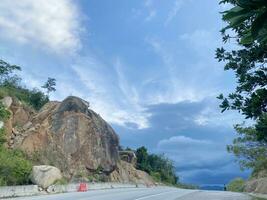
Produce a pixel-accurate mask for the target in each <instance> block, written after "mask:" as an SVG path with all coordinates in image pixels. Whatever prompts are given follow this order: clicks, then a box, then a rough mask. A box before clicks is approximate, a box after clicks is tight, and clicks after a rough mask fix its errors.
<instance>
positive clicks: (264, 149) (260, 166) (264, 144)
mask: <svg viewBox="0 0 267 200" xmlns="http://www.w3.org/2000/svg"><path fill="white" fill-rule="evenodd" d="M266 119H267V114H264V115H263V116H262V117H261V118H260V119H259V120H257V123H256V125H254V126H250V127H245V126H244V125H236V126H235V130H236V131H237V133H238V137H237V138H236V139H234V141H233V144H232V145H228V147H227V150H228V151H229V152H231V153H234V154H235V156H236V157H237V158H238V160H239V163H240V166H241V167H242V168H252V169H254V173H258V172H260V171H261V170H265V169H267V140H266V138H267V137H266V134H267V132H264V131H265V130H266V125H267V123H266ZM262 130H263V132H261V131H262Z"/></svg>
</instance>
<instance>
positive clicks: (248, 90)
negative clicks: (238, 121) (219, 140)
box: [216, 0, 267, 171]
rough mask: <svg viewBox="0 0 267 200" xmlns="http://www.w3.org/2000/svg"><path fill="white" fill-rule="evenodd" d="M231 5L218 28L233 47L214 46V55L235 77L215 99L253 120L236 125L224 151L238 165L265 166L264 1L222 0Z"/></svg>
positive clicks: (266, 40) (266, 34) (266, 69)
mask: <svg viewBox="0 0 267 200" xmlns="http://www.w3.org/2000/svg"><path fill="white" fill-rule="evenodd" d="M220 3H230V4H232V6H233V7H232V8H231V9H229V10H226V11H225V12H223V13H222V15H223V16H222V19H223V21H224V22H226V24H227V26H226V27H225V28H224V29H222V31H221V32H222V39H223V42H225V43H226V42H231V41H232V40H234V41H235V44H237V45H236V46H235V48H232V49H229V50H226V49H225V48H223V47H222V48H218V49H217V50H216V58H217V59H218V61H219V62H224V63H225V67H224V68H225V70H232V71H234V73H235V76H236V79H237V86H236V89H235V91H234V92H232V93H230V94H228V95H227V96H224V95H223V94H221V95H220V96H219V97H218V99H220V100H221V101H222V103H221V105H220V107H221V109H222V112H224V111H225V110H237V111H239V112H240V113H242V114H243V115H244V116H245V117H246V118H250V119H252V120H255V124H254V125H253V126H250V127H245V126H244V124H243V125H236V126H235V129H236V131H237V133H238V138H236V139H235V140H234V141H233V144H232V145H229V146H228V147H227V149H228V151H229V152H231V153H234V154H235V155H236V156H237V158H238V159H239V162H240V165H241V167H242V168H252V169H253V170H254V171H258V170H262V169H267V165H266V163H267V161H266V157H267V150H266V149H267V114H266V113H267V66H266V60H267V1H266V0H222V1H221V2H220Z"/></svg>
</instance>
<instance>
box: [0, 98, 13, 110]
mask: <svg viewBox="0 0 267 200" xmlns="http://www.w3.org/2000/svg"><path fill="white" fill-rule="evenodd" d="M1 102H2V104H3V105H4V106H5V107H6V108H9V107H10V106H11V104H12V102H13V100H12V97H9V96H7V97H4V98H3V99H2V100H1Z"/></svg>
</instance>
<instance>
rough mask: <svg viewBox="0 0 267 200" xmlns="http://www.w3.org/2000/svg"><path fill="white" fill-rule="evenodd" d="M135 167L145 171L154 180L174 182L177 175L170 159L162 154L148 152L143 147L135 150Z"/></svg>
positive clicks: (176, 179) (176, 180)
mask: <svg viewBox="0 0 267 200" xmlns="http://www.w3.org/2000/svg"><path fill="white" fill-rule="evenodd" d="M136 157H137V169H140V170H143V171H146V172H147V173H149V174H150V175H151V176H152V177H153V178H154V179H155V180H156V181H160V182H164V183H169V184H176V183H177V182H178V177H177V176H176V174H175V167H174V164H173V162H172V161H171V160H169V159H168V158H166V157H165V156H163V155H156V154H149V153H148V152H147V149H146V148H145V147H140V148H138V149H137V150H136Z"/></svg>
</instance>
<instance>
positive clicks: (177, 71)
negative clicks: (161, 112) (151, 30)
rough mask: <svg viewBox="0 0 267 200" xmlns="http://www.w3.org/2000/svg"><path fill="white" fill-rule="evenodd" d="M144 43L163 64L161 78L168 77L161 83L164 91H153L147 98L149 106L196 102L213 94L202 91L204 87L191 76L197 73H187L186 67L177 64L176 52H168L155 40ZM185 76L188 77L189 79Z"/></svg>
mask: <svg viewBox="0 0 267 200" xmlns="http://www.w3.org/2000/svg"><path fill="white" fill-rule="evenodd" d="M146 42H147V43H148V44H149V45H150V47H151V48H152V50H153V51H154V52H155V53H156V54H157V56H158V57H159V58H161V60H162V62H163V66H161V68H162V70H163V71H164V72H162V71H161V76H163V75H164V76H165V77H168V78H167V79H165V81H166V82H165V83H162V85H163V86H165V88H164V90H156V91H153V93H151V95H150V96H149V97H148V99H149V100H148V102H149V103H150V104H158V103H179V102H182V101H190V102H196V101H201V100H203V99H204V98H206V97H208V96H211V94H213V92H212V91H211V90H212V89H211V88H207V89H205V90H204V89H203V88H204V87H201V83H199V81H198V80H197V79H196V78H199V77H196V76H193V75H198V73H195V72H194V71H192V70H190V72H187V71H186V67H181V66H179V65H178V64H177V63H178V62H177V55H176V52H173V51H170V49H169V48H168V46H166V45H164V42H162V41H160V40H158V39H156V38H147V39H146ZM194 70H197V69H196V68H195V69H194ZM163 73H164V74H163ZM186 73H189V74H186ZM187 76H190V79H188V78H187ZM195 79H196V80H195ZM196 83H197V84H196Z"/></svg>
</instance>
